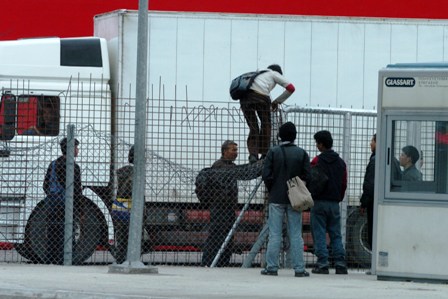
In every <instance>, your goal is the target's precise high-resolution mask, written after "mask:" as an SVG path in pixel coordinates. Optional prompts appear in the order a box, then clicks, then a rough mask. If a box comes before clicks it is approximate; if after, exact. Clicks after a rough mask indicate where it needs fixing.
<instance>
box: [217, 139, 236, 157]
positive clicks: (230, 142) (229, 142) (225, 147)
mask: <svg viewBox="0 0 448 299" xmlns="http://www.w3.org/2000/svg"><path fill="white" fill-rule="evenodd" d="M230 145H238V144H237V143H236V142H235V141H233V140H226V141H224V143H223V144H222V145H221V154H223V155H224V152H225V151H226V150H227V149H228V148H229V146H230Z"/></svg>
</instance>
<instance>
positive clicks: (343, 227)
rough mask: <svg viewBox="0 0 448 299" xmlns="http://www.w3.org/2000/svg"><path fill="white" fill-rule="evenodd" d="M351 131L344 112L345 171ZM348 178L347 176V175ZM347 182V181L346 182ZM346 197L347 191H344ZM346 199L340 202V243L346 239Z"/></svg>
mask: <svg viewBox="0 0 448 299" xmlns="http://www.w3.org/2000/svg"><path fill="white" fill-rule="evenodd" d="M351 132H352V115H351V114H350V113H346V114H345V115H344V129H343V134H342V136H343V139H342V153H341V155H342V158H343V159H344V161H345V163H346V164H347V171H348V169H349V168H350V167H349V166H350V165H349V164H350V158H351V157H350V151H351ZM347 179H348V177H347ZM347 183H348V182H347ZM345 194H346V197H347V192H346V193H345ZM347 209H348V199H347V198H346V200H343V201H342V202H341V233H342V244H346V239H347V214H348V211H347Z"/></svg>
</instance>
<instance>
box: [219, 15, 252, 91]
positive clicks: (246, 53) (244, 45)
mask: <svg viewBox="0 0 448 299" xmlns="http://www.w3.org/2000/svg"><path fill="white" fill-rule="evenodd" d="M230 22H231V23H232V29H231V30H232V33H231V34H232V39H231V42H230V43H231V44H230V59H231V60H230V77H229V80H228V81H227V82H226V85H227V87H228V85H229V83H230V80H231V79H233V78H234V77H236V76H238V75H240V74H242V73H245V72H249V71H253V70H256V69H257V68H258V61H257V60H258V59H257V57H258V44H257V42H258V37H257V35H258V20H255V19H233V20H231V21H230ZM217 68H219V65H218V66H217Z"/></svg>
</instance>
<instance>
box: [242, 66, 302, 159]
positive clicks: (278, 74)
mask: <svg viewBox="0 0 448 299" xmlns="http://www.w3.org/2000/svg"><path fill="white" fill-rule="evenodd" d="M276 84H279V85H281V86H283V87H284V88H285V91H284V92H283V93H282V94H281V95H280V96H278V97H277V98H276V99H275V100H274V101H273V102H272V103H271V96H270V93H271V90H273V89H274V87H275V85H276ZM294 91H295V88H294V85H292V83H291V82H289V81H288V80H287V79H286V78H285V77H284V76H283V72H282V69H281V67H280V66H279V65H277V64H272V65H270V66H268V68H267V70H266V71H265V72H263V73H261V74H259V75H258V76H257V77H256V78H255V80H254V82H253V84H252V85H251V87H250V91H249V93H248V94H247V97H246V98H243V99H240V104H241V110H242V111H243V113H244V118H245V119H246V122H247V125H248V126H249V136H248V137H247V148H248V149H249V162H250V163H254V162H256V161H257V160H258V158H259V156H258V155H259V154H261V158H262V159H263V158H264V157H265V156H266V154H267V152H268V150H269V146H270V140H271V107H272V110H273V111H276V110H277V108H278V105H279V104H282V103H283V102H284V101H286V99H287V98H289V97H290V96H291V94H292V93H293V92H294ZM257 115H258V118H259V119H260V125H259V124H258V119H257Z"/></svg>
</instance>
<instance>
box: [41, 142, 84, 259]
mask: <svg viewBox="0 0 448 299" xmlns="http://www.w3.org/2000/svg"><path fill="white" fill-rule="evenodd" d="M78 145H79V141H78V140H77V139H75V152H74V157H75V158H76V157H77V156H78V153H79V149H78ZM60 146H61V152H62V156H60V157H59V158H57V159H56V160H54V161H52V162H51V163H50V165H49V166H48V169H47V173H46V175H45V179H44V184H43V189H44V192H45V194H46V195H47V197H46V198H45V209H46V212H47V232H48V233H47V255H46V260H45V261H44V262H45V263H48V264H63V262H64V219H65V189H66V186H65V180H66V166H67V158H66V155H67V138H64V139H62V140H61V142H60ZM82 196H83V195H82V184H81V169H80V167H79V165H78V164H76V163H75V165H74V177H73V199H74V202H75V203H76V201H77V200H79V199H81V198H82ZM75 207H76V205H75Z"/></svg>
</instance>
